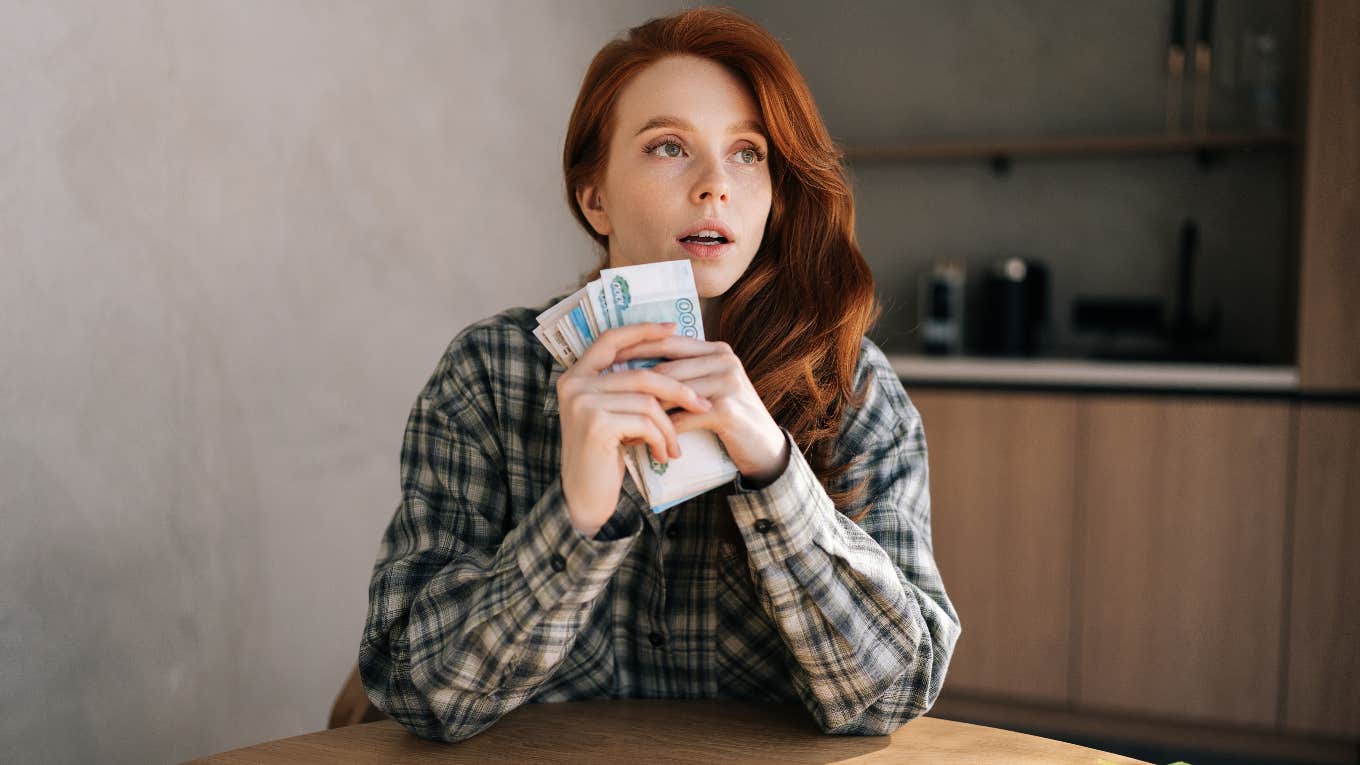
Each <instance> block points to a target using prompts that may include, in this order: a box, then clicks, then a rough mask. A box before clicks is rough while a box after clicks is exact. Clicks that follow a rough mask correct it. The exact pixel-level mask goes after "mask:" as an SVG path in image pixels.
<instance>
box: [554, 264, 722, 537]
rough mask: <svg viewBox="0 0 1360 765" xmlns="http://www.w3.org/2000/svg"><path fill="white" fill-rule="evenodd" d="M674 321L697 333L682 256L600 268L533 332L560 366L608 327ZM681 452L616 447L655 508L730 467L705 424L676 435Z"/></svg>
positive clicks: (694, 300) (645, 363)
mask: <svg viewBox="0 0 1360 765" xmlns="http://www.w3.org/2000/svg"><path fill="white" fill-rule="evenodd" d="M668 321H672V322H675V325H676V326H675V333H676V334H678V335H685V336H687V337H693V338H696V339H699V340H703V339H704V324H703V316H702V314H701V312H700V310H699V295H698V290H697V289H696V288H695V286H694V272H693V271H692V270H691V268H690V262H689V261H688V260H672V261H664V262H661V263H648V264H645V265H640V266H625V267H623V268H607V269H604V270H603V271H601V272H600V278H599V279H597V280H595V281H593V282H591V283H590V284H588V285H586V286H585V287H582V288H581V289H580V290H577V291H576V293H575V294H573V295H571V296H570V297H568V298H566V299H564V300H562V301H561V302H559V303H558V304H556V305H554V306H553V307H551V308H549V309H548V310H546V311H544V312H543V313H541V314H539V316H538V325H539V326H538V328H537V329H535V330H534V336H535V337H537V338H538V340H539V342H541V343H543V345H544V346H545V347H546V348H547V349H548V351H549V352H550V353H552V355H553V358H555V359H556V360H557V362H558V363H559V364H562V366H563V367H565V368H570V367H571V366H572V365H573V364H575V363H576V361H577V360H579V359H580V358H581V356H582V355H583V354H584V353H585V349H586V348H588V347H590V345H591V344H592V343H594V342H595V338H597V337H599V336H600V335H601V334H602V333H604V332H605V331H607V330H610V329H613V328H615V327H622V326H627V325H630V324H639V323H645V322H668ZM663 360H664V359H630V360H628V361H625V362H620V363H616V364H612V365H611V366H610V367H609V369H608V370H606V371H607V372H617V371H621V370H626V369H642V368H647V367H652V366H655V365H656V364H659V363H661V362H662V361H663ZM677 440H678V441H679V443H680V450H681V451H682V452H683V453H684V454H683V456H681V457H679V458H677V459H673V460H670V461H669V462H666V463H661V462H658V461H656V460H654V459H652V454H651V450H650V449H649V448H648V446H647V444H645V443H643V444H635V445H632V446H620V448H621V449H622V450H623V455H624V464H625V465H626V466H627V468H628V475H629V477H630V478H632V480H633V483H634V484H635V485H636V486H637V487H638V491H639V492H640V493H641V494H642V496H643V497H644V498H645V499H646V501H647V504H648V505H649V506H650V507H651V509H652V512H654V513H659V512H661V511H663V510H666V509H668V508H670V507H674V506H675V505H678V504H680V503H681V502H684V501H685V500H688V499H692V498H694V497H697V496H699V495H700V494H703V493H704V492H706V491H709V490H710V489H713V488H716V487H718V486H721V485H723V484H724V483H728V482H730V481H731V480H732V479H733V478H735V477H736V475H737V467H736V465H735V464H734V463H733V462H732V459H731V457H730V456H728V454H727V450H726V449H724V448H723V445H722V442H721V441H719V440H718V437H717V436H716V435H714V434H713V432H712V431H708V430H692V431H689V432H687V433H681V434H679V435H678V436H677Z"/></svg>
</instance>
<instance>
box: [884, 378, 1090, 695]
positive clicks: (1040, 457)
mask: <svg viewBox="0 0 1360 765" xmlns="http://www.w3.org/2000/svg"><path fill="white" fill-rule="evenodd" d="M910 395H911V398H912V401H913V403H915V405H916V408H917V409H918V410H919V411H920V412H921V418H922V421H923V422H924V424H925V428H926V440H927V447H928V450H929V460H930V495H931V516H932V518H931V525H932V532H931V536H932V541H933V543H934V548H935V557H936V562H937V563H938V564H939V566H940V570H941V574H942V575H943V577H944V582H945V588H946V590H947V591H948V593H949V597H950V600H951V602H953V604H954V606H955V608H957V609H958V612H959V620H960V622H962V624H963V633H962V635H961V636H960V638H959V643H958V645H957V646H956V647H955V652H954V657H953V659H952V660H951V662H950V666H949V682H948V685H949V687H950V688H951V689H955V690H968V691H975V692H984V693H995V694H1001V695H1004V696H1008V697H1014V698H1020V699H1032V700H1044V701H1056V702H1064V701H1066V700H1067V696H1068V681H1069V666H1070V662H1069V660H1068V657H1069V656H1070V652H1071V651H1070V643H1069V637H1070V628H1071V595H1070V593H1071V589H1070V583H1071V581H1072V568H1071V550H1072V497H1073V493H1072V491H1073V476H1074V473H1075V466H1076V448H1077V440H1076V437H1075V436H1076V419H1077V418H1076V411H1077V406H1076V402H1075V401H1074V400H1073V399H1072V397H1070V396H1053V395H1030V394H977V393H966V392H956V391H955V392H951V391H916V392H913V393H911V394H910Z"/></svg>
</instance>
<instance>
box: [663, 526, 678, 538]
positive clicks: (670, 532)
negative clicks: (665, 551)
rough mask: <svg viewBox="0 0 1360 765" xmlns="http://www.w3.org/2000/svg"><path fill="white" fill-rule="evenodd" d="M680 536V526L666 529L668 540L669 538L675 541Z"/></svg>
mask: <svg viewBox="0 0 1360 765" xmlns="http://www.w3.org/2000/svg"><path fill="white" fill-rule="evenodd" d="M678 536H680V527H679V526H672V527H670V528H669V529H666V538H667V539H675V538H676V537H678Z"/></svg>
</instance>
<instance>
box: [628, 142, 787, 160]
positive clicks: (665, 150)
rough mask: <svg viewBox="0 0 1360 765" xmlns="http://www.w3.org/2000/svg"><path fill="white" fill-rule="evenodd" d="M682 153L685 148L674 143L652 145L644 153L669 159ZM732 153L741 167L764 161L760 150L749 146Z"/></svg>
mask: <svg viewBox="0 0 1360 765" xmlns="http://www.w3.org/2000/svg"><path fill="white" fill-rule="evenodd" d="M672 148H673V149H674V151H672ZM657 151H661V152H662V153H661V154H660V155H657ZM684 151H685V147H683V146H681V145H680V144H678V143H676V142H675V141H662V142H661V143H657V144H652V145H651V146H650V147H648V148H647V149H646V152H647V153H648V154H652V155H656V156H665V157H668V158H670V159H675V158H677V157H679V156H681V155H682V154H683V153H684ZM733 153H734V154H739V155H741V157H742V159H741V160H740V162H741V164H743V165H754V164H756V163H757V162H760V161H761V160H763V159H765V153H764V152H762V151H761V150H760V149H757V148H755V147H750V146H748V147H747V148H745V149H738V150H737V151H735V152H733Z"/></svg>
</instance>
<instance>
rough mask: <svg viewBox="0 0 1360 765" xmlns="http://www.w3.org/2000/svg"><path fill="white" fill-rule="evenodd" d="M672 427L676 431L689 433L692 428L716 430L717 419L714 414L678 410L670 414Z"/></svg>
mask: <svg viewBox="0 0 1360 765" xmlns="http://www.w3.org/2000/svg"><path fill="white" fill-rule="evenodd" d="M670 419H671V427H672V428H674V429H675V432H676V433H688V432H690V431H692V430H714V425H715V421H714V418H713V416H712V415H708V414H694V413H693V412H676V413H675V414H672V415H670Z"/></svg>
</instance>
